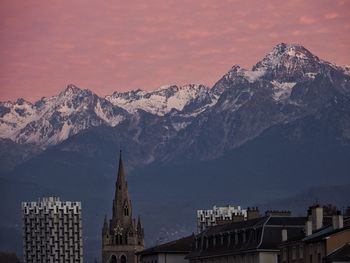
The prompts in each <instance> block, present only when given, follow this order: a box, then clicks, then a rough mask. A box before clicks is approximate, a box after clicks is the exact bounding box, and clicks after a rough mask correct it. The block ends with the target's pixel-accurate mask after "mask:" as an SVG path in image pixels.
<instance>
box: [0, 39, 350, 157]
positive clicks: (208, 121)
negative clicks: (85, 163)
mask: <svg viewBox="0 0 350 263" xmlns="http://www.w3.org/2000/svg"><path fill="white" fill-rule="evenodd" d="M349 85H350V75H349V74H348V70H347V68H346V67H338V66H336V65H334V64H332V63H329V62H326V61H323V60H322V59H319V58H318V57H317V56H315V55H313V54H312V53H311V52H310V51H308V50H307V49H306V48H304V47H302V46H300V45H288V44H284V43H281V44H279V45H277V46H276V47H274V48H273V50H272V51H271V52H270V53H268V54H267V55H266V56H265V57H264V58H263V59H262V60H261V61H259V62H258V63H257V64H256V65H255V66H253V67H252V68H251V69H244V68H241V67H239V66H237V65H236V66H233V67H232V68H231V69H230V70H229V72H228V73H226V74H225V75H224V76H223V77H222V78H221V79H220V80H219V81H218V82H217V83H216V84H215V85H214V86H213V88H211V89H209V88H208V87H205V86H203V85H193V84H192V85H185V86H175V85H172V86H171V85H170V86H163V87H160V88H159V89H157V90H154V91H150V92H146V91H142V90H134V91H129V92H122V93H118V92H115V93H113V94H112V95H109V96H106V97H105V98H101V97H98V96H97V95H96V94H94V93H92V92H91V91H89V90H81V89H79V88H77V87H75V86H74V85H69V86H68V88H67V89H66V90H64V91H63V92H61V93H60V94H59V95H57V96H53V97H49V98H43V99H41V100H39V101H38V102H36V103H34V104H31V103H29V102H26V101H24V100H22V99H20V100H18V101H16V102H14V103H11V102H3V103H0V138H4V139H11V140H13V141H14V142H17V143H34V144H37V145H40V146H42V147H47V146H49V145H55V144H58V143H60V142H62V141H64V140H66V139H67V138H69V137H71V136H72V135H75V134H77V133H80V132H81V131H83V130H86V129H89V128H91V127H98V126H101V125H107V126H111V127H115V126H118V125H120V124H121V123H123V122H124V121H127V120H128V122H127V123H128V125H129V127H125V132H129V131H130V130H133V131H135V136H133V137H130V138H129V139H128V140H134V141H135V142H137V140H138V138H139V137H140V136H141V134H143V133H145V134H147V136H146V138H144V139H146V140H150V141H153V143H155V144H156V149H155V151H156V152H155V153H154V154H153V156H152V158H151V157H150V158H149V159H150V160H151V159H152V160H153V159H154V160H156V159H157V158H158V157H159V158H161V159H167V158H172V157H170V156H167V155H169V154H171V155H172V154H173V152H174V153H175V152H179V151H187V150H189V149H192V150H191V151H193V152H195V153H196V154H199V153H200V152H201V154H200V155H203V156H202V157H203V158H215V156H220V155H221V154H222V153H223V152H224V151H226V150H229V149H232V148H234V147H237V146H239V145H241V144H242V143H244V142H246V141H247V140H249V139H252V138H254V137H255V136H257V135H259V134H260V133H261V132H262V131H263V130H265V129H267V128H269V127H271V126H273V125H276V124H278V123H285V122H290V121H293V120H295V119H297V118H301V117H303V116H305V115H309V114H313V113H315V112H316V111H317V110H318V109H319V108H321V107H323V106H324V105H325V104H326V103H329V102H330V101H334V100H337V101H344V99H345V98H349V97H350V87H349ZM150 115H152V117H151V116H150ZM145 120H152V121H149V122H147V121H145ZM151 123H152V124H151ZM150 125H160V127H159V129H157V134H149V133H148V132H147V131H146V130H147V129H151V130H152V127H151V126H150ZM118 132H120V133H121V132H123V131H122V130H119V131H118ZM158 133H159V134H158ZM152 136H153V137H152ZM151 137H152V138H151ZM154 138H157V140H153V139H154ZM204 142H205V143H204ZM125 143H126V144H128V143H130V142H125ZM145 145H148V144H147V143H146V144H145ZM203 145H205V147H204V146H203ZM209 146H210V147H209ZM135 147H141V146H135ZM169 147H170V148H174V149H173V150H172V151H170V152H171V153H169ZM203 147H204V148H205V149H204V148H203ZM206 147H209V148H208V149H207V148H206ZM157 156H158V157H157Z"/></svg>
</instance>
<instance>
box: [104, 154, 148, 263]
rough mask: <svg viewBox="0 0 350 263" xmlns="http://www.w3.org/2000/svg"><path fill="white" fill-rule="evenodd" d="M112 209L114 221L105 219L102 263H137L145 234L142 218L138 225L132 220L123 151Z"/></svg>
mask: <svg viewBox="0 0 350 263" xmlns="http://www.w3.org/2000/svg"><path fill="white" fill-rule="evenodd" d="M112 209H113V216H112V219H111V220H109V222H108V221H107V217H105V220H104V223H103V227H102V263H136V262H137V256H136V255H135V253H136V252H138V251H141V250H143V249H144V232H143V228H142V224H141V220H140V217H139V218H138V220H137V223H136V220H135V219H133V218H132V206H131V201H130V199H129V193H128V183H127V181H126V179H125V174H124V165H123V160H122V154H121V151H120V157H119V167H118V178H117V182H116V184H115V195H114V200H113V208H112Z"/></svg>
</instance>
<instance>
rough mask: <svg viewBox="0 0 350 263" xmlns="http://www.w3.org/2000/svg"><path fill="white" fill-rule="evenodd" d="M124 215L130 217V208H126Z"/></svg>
mask: <svg viewBox="0 0 350 263" xmlns="http://www.w3.org/2000/svg"><path fill="white" fill-rule="evenodd" d="M124 215H125V216H129V208H128V206H127V205H125V206H124Z"/></svg>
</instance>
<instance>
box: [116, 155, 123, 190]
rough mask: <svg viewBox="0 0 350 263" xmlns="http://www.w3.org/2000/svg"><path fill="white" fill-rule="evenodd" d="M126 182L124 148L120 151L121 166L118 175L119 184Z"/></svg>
mask: <svg viewBox="0 0 350 263" xmlns="http://www.w3.org/2000/svg"><path fill="white" fill-rule="evenodd" d="M124 182H125V172H124V163H123V159H122V150H120V151H119V166H118V177H117V182H116V184H117V186H118V185H119V186H120V185H123V184H124Z"/></svg>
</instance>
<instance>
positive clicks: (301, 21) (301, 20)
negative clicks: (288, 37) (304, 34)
mask: <svg viewBox="0 0 350 263" xmlns="http://www.w3.org/2000/svg"><path fill="white" fill-rule="evenodd" d="M298 22H299V24H300V25H312V24H314V23H316V19H314V18H312V17H309V16H302V17H300V18H299V20H298Z"/></svg>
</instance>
